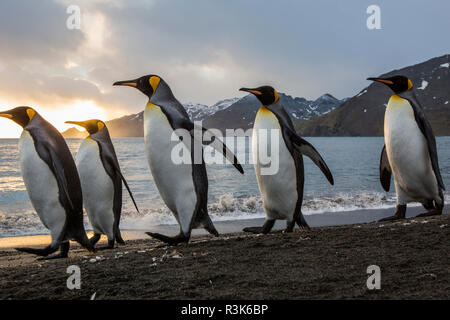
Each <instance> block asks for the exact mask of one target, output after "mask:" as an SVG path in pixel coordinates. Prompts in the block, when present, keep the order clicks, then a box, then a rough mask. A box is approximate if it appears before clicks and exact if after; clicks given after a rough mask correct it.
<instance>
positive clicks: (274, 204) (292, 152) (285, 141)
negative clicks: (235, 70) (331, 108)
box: [240, 86, 334, 234]
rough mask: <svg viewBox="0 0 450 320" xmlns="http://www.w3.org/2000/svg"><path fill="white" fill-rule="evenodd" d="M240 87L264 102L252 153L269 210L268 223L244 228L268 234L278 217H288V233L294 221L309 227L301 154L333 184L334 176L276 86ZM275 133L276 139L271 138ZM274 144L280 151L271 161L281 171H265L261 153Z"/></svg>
mask: <svg viewBox="0 0 450 320" xmlns="http://www.w3.org/2000/svg"><path fill="white" fill-rule="evenodd" d="M240 90H241V91H246V92H249V93H252V94H254V95H255V96H256V97H257V98H258V100H259V101H260V102H261V104H262V106H261V107H260V109H259V110H258V113H257V114H256V118H255V122H254V125H253V132H252V155H253V165H254V168H255V173H256V178H257V181H258V187H259V190H260V193H261V198H262V202H263V208H264V211H265V212H266V222H265V223H264V225H263V226H262V227H250V228H245V229H244V231H246V232H251V233H264V234H266V233H268V232H270V230H271V229H272V227H273V225H274V223H275V220H277V219H279V220H286V229H285V232H292V231H293V229H294V226H295V223H297V224H298V226H299V227H300V228H306V229H309V226H308V224H307V222H306V221H305V218H304V217H303V214H302V211H301V206H302V202H303V187H304V167H303V157H302V156H303V155H306V156H308V157H309V158H310V159H311V160H312V161H313V162H314V163H315V164H316V165H317V166H318V167H319V168H320V170H322V172H323V174H324V175H325V176H326V178H327V179H328V181H329V182H330V183H331V184H334V181H333V176H332V174H331V172H330V170H329V169H328V166H327V165H326V163H325V161H324V160H323V159H322V157H321V156H320V154H319V153H318V152H317V150H316V149H315V148H314V147H313V146H312V145H311V144H310V143H309V142H307V141H306V140H304V139H302V138H301V137H300V136H299V135H297V133H296V132H295V129H294V125H293V123H292V120H291V118H290V117H289V115H288V113H287V112H286V111H285V110H284V108H283V106H282V104H281V102H280V99H279V95H278V93H277V91H276V90H275V89H274V88H272V87H270V86H262V87H259V88H255V89H248V88H241V89H240ZM274 134H275V138H276V140H274V141H272V135H274ZM265 137H267V139H266V138H265ZM262 144H264V145H262ZM275 144H276V145H278V154H272V155H271V157H272V159H275V158H274V157H276V158H278V160H277V161H275V160H274V161H272V163H271V165H272V164H274V163H278V168H277V169H278V170H275V171H273V172H264V169H265V167H267V162H268V161H266V160H265V159H264V158H265V157H267V155H262V154H261V150H266V151H265V152H267V151H268V150H269V149H270V150H274V149H276V147H277V146H276V145H275ZM263 152H264V151H263ZM266 169H267V168H266Z"/></svg>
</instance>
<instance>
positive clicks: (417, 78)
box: [297, 54, 450, 136]
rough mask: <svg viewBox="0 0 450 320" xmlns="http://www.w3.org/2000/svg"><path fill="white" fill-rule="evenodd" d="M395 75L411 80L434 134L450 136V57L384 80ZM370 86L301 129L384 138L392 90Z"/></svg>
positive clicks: (321, 133) (317, 133) (306, 133)
mask: <svg viewBox="0 0 450 320" xmlns="http://www.w3.org/2000/svg"><path fill="white" fill-rule="evenodd" d="M394 75H404V76H407V77H408V78H409V79H411V81H412V83H413V85H414V90H415V93H416V95H417V98H418V100H419V101H420V103H421V105H422V107H423V108H424V111H425V115H426V116H427V118H428V120H429V121H430V123H431V126H432V128H433V131H434V134H435V135H449V134H450V90H449V88H450V55H448V54H447V55H443V56H441V57H436V58H433V59H430V60H428V61H425V62H422V63H418V64H415V65H412V66H408V67H405V68H402V69H399V70H393V71H390V72H388V73H385V74H383V75H381V77H390V76H394ZM369 76H378V75H377V74H368V75H367V77H369ZM367 85H368V86H367V87H366V88H364V89H362V90H361V91H360V92H359V93H357V94H356V95H355V96H354V97H352V98H350V99H348V100H347V101H346V102H345V103H343V104H342V105H341V106H339V107H338V108H336V109H335V110H333V111H332V112H329V113H327V114H324V115H322V116H319V117H316V118H314V119H311V120H310V121H303V122H298V123H297V130H298V131H299V132H300V133H301V134H302V135H304V136H382V135H383V123H384V112H385V110H386V105H387V103H388V100H389V97H390V96H391V95H392V91H391V90H390V89H389V88H388V87H387V86H384V85H382V84H380V83H371V82H369V81H367Z"/></svg>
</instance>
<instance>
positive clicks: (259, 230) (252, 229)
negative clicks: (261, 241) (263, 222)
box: [242, 227, 263, 234]
mask: <svg viewBox="0 0 450 320" xmlns="http://www.w3.org/2000/svg"><path fill="white" fill-rule="evenodd" d="M242 231H244V232H250V233H254V234H259V233H263V227H248V228H244V229H242Z"/></svg>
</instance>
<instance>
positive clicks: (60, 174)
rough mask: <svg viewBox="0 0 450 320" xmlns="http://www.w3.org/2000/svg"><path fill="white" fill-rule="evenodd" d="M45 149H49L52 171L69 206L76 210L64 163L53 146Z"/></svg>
mask: <svg viewBox="0 0 450 320" xmlns="http://www.w3.org/2000/svg"><path fill="white" fill-rule="evenodd" d="M45 150H46V151H47V153H48V156H49V158H50V162H51V167H52V169H53V170H52V171H53V173H54V174H55V178H56V180H57V181H58V185H59V186H60V187H61V188H62V189H63V191H64V195H65V198H66V200H67V202H68V204H69V206H70V207H71V208H72V210H75V206H74V205H73V202H72V200H71V199H70V193H69V186H68V184H67V177H66V174H65V171H64V165H63V164H62V163H61V161H60V159H59V157H58V155H57V154H56V153H55V151H54V150H53V149H52V148H45Z"/></svg>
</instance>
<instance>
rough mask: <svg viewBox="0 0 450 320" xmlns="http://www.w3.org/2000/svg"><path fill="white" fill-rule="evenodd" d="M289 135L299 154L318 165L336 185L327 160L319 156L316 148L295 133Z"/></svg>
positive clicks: (290, 132)
mask: <svg viewBox="0 0 450 320" xmlns="http://www.w3.org/2000/svg"><path fill="white" fill-rule="evenodd" d="M288 133H289V136H290V138H291V141H292V142H293V145H294V148H295V149H296V150H297V151H298V152H300V153H301V154H302V155H305V156H307V157H308V158H310V159H311V160H312V161H313V162H314V163H315V164H316V166H318V167H319V169H320V170H321V171H322V173H323V174H324V175H325V177H326V178H327V179H328V181H329V182H330V184H332V185H334V179H333V175H332V174H331V171H330V169H329V168H328V166H327V164H326V163H325V160H323V158H322V156H321V155H320V154H319V152H318V151H317V150H316V148H314V147H313V145H312V144H310V143H309V142H308V141H306V140H305V139H302V138H301V137H300V136H299V135H297V134H296V133H295V132H292V131H290V130H288Z"/></svg>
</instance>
